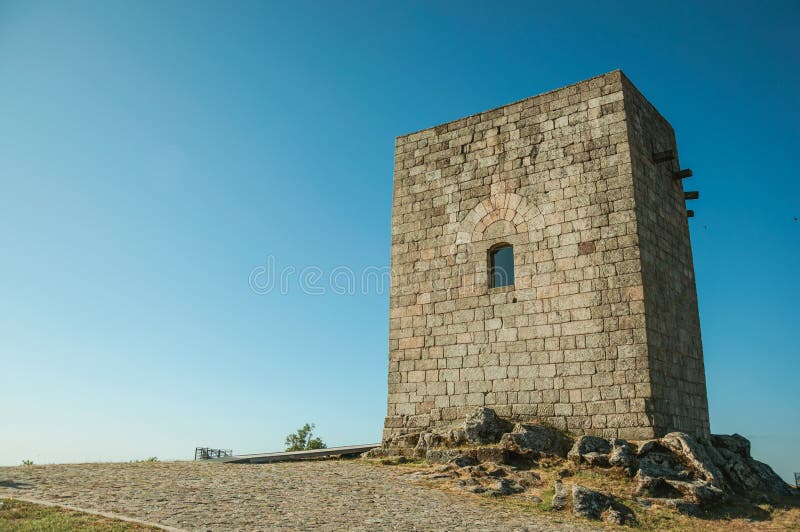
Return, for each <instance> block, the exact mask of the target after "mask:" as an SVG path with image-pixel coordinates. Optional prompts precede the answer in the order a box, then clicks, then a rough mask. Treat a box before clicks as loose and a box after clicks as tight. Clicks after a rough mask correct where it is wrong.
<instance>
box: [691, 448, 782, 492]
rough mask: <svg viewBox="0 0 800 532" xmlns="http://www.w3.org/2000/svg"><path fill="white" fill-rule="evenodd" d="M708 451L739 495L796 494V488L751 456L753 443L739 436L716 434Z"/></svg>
mask: <svg viewBox="0 0 800 532" xmlns="http://www.w3.org/2000/svg"><path fill="white" fill-rule="evenodd" d="M706 450H707V451H709V452H708V454H709V456H710V457H711V460H712V461H713V462H714V464H715V465H716V466H717V467H718V468H719V469H720V470H721V471H722V472H723V473H724V475H725V477H726V479H727V481H728V483H729V484H730V485H731V487H732V488H733V491H735V492H737V493H740V494H743V495H754V494H761V495H763V496H766V497H769V496H776V495H777V496H786V495H791V494H792V493H793V491H792V488H791V487H790V486H789V485H788V484H787V483H786V482H784V481H783V479H782V478H781V477H779V476H778V475H777V474H776V473H775V471H774V470H773V469H772V468H771V467H770V466H768V465H767V464H765V463H762V462H759V461H758V460H754V459H753V457H751V456H750V442H749V441H748V440H747V438H745V437H743V436H740V435H739V434H734V435H732V436H721V435H713V436H711V442H710V443H708V444H707V445H706Z"/></svg>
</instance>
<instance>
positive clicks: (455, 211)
mask: <svg viewBox="0 0 800 532" xmlns="http://www.w3.org/2000/svg"><path fill="white" fill-rule="evenodd" d="M686 173H688V172H680V166H679V165H678V159H677V149H676V143H675V134H674V132H673V130H672V127H671V126H670V124H669V123H668V122H667V121H666V120H665V119H664V118H663V117H662V116H661V115H660V114H659V113H658V111H656V109H655V108H654V107H653V106H652V105H651V104H650V103H649V102H648V101H647V100H646V99H645V98H644V96H642V94H641V93H640V92H639V91H638V90H637V89H636V87H634V86H633V84H632V83H631V82H630V81H629V80H628V79H627V78H626V77H625V76H624V75H623V74H622V72H621V71H619V70H617V71H614V72H610V73H608V74H604V75H602V76H598V77H595V78H592V79H589V80H586V81H582V82H580V83H577V84H575V85H570V86H568V87H565V88H562V89H558V90H554V91H551V92H547V93H544V94H540V95H538V96H533V97H531V98H527V99H525V100H522V101H519V102H516V103H512V104H509V105H505V106H503V107H499V108H497V109H493V110H491V111H486V112H483V113H480V114H476V115H472V116H469V117H466V118H462V119H460V120H456V121H453V122H448V123H446V124H442V125H440V126H436V127H432V128H429V129H425V130H422V131H418V132H416V133H411V134H409V135H404V136H401V137H398V138H397V139H396V148H395V164H394V196H393V206H392V255H391V256H392V258H391V265H392V274H393V276H392V294H391V302H390V327H389V329H390V332H389V401H388V412H387V417H386V421H385V428H384V439H386V438H388V437H390V436H393V435H397V434H402V433H407V432H411V431H416V430H419V429H420V428H426V427H431V426H435V425H442V424H445V423H448V422H451V421H453V420H456V419H460V418H463V416H464V415H465V413H466V412H467V411H468V410H471V409H473V408H474V407H475V406H487V407H489V408H492V409H494V410H495V411H496V412H497V413H498V414H499V415H501V416H504V417H508V418H512V419H517V420H521V421H524V420H528V421H534V420H538V421H543V422H547V423H550V424H552V425H554V426H556V427H559V428H563V429H567V430H569V431H572V432H575V433H586V434H597V435H604V436H607V437H611V436H614V437H621V438H628V439H643V438H651V437H654V436H660V435H663V434H665V433H667V432H671V431H674V430H680V431H684V432H688V433H691V434H696V435H700V434H703V435H705V434H708V432H709V422H708V406H707V399H706V383H705V372H704V367H703V352H702V345H701V341H700V323H699V318H698V311H697V293H696V290H695V279H694V267H693V264H692V252H691V245H690V242H689V228H688V222H687V210H686V204H685V199H684V190H683V185H682V180H681V177H682V176H685V174H686ZM498 246H505V247H506V248H508V247H509V246H511V248H510V249H507V250H506V251H507V252H508V253H509V255H508V256H509V257H510V256H512V255H513V274H512V275H513V278H512V279H511V283H503V282H497V280H496V278H495V277H494V276H493V274H494V271H493V269H492V268H493V264H492V260H493V257H494V255H493V253H494V251H493V250H495V249H497V247H498ZM495 268H496V266H495ZM512 283H513V284H512ZM493 284H494V285H499V286H493ZM503 284H506V285H505V286H502V285H503Z"/></svg>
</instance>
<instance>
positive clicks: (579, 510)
mask: <svg viewBox="0 0 800 532" xmlns="http://www.w3.org/2000/svg"><path fill="white" fill-rule="evenodd" d="M572 513H574V514H575V515H578V516H581V517H587V518H589V519H603V520H604V521H606V522H609V523H612V524H615V525H624V524H625V523H633V522H636V516H635V515H634V513H633V512H632V511H631V510H630V508H628V507H627V506H625V505H623V504H621V503H619V502H618V501H617V500H616V499H615V498H614V497H613V496H610V495H605V494H603V493H600V492H598V491H595V490H592V489H589V488H587V487H585V486H581V485H580V484H573V486H572Z"/></svg>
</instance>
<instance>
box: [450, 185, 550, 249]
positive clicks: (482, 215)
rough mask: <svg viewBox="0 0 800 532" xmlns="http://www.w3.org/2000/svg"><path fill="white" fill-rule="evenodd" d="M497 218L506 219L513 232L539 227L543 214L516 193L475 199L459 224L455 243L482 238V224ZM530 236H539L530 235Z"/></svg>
mask: <svg viewBox="0 0 800 532" xmlns="http://www.w3.org/2000/svg"><path fill="white" fill-rule="evenodd" d="M499 220H505V221H506V222H510V223H511V224H512V225H513V226H514V229H515V232H516V233H517V234H520V233H531V232H534V231H541V230H542V229H543V228H544V216H542V214H541V212H539V209H538V208H536V207H535V206H533V205H530V204H528V202H527V200H525V198H523V197H522V196H520V195H518V194H513V193H505V194H495V195H493V196H492V197H490V198H487V199H485V200H483V201H482V202H480V203H478V204H477V205H476V206H475V207H473V208H472V210H470V211H469V212H468V213H467V215H466V216H465V217H464V219H463V220H462V221H461V223H460V224H459V231H458V233H457V235H456V244H468V243H471V242H479V241H481V240H483V238H484V233H485V232H486V228H487V227H489V226H490V225H492V224H493V223H494V222H497V221H499ZM530 240H532V241H535V240H540V238H534V237H533V236H532V237H531V238H530Z"/></svg>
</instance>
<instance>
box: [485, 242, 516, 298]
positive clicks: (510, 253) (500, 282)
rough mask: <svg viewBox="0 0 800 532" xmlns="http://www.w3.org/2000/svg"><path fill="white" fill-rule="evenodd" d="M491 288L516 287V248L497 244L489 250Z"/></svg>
mask: <svg viewBox="0 0 800 532" xmlns="http://www.w3.org/2000/svg"><path fill="white" fill-rule="evenodd" d="M489 283H490V284H489V288H497V287H498V286H514V246H512V245H511V244H497V245H496V246H492V247H491V248H490V249H489Z"/></svg>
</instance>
